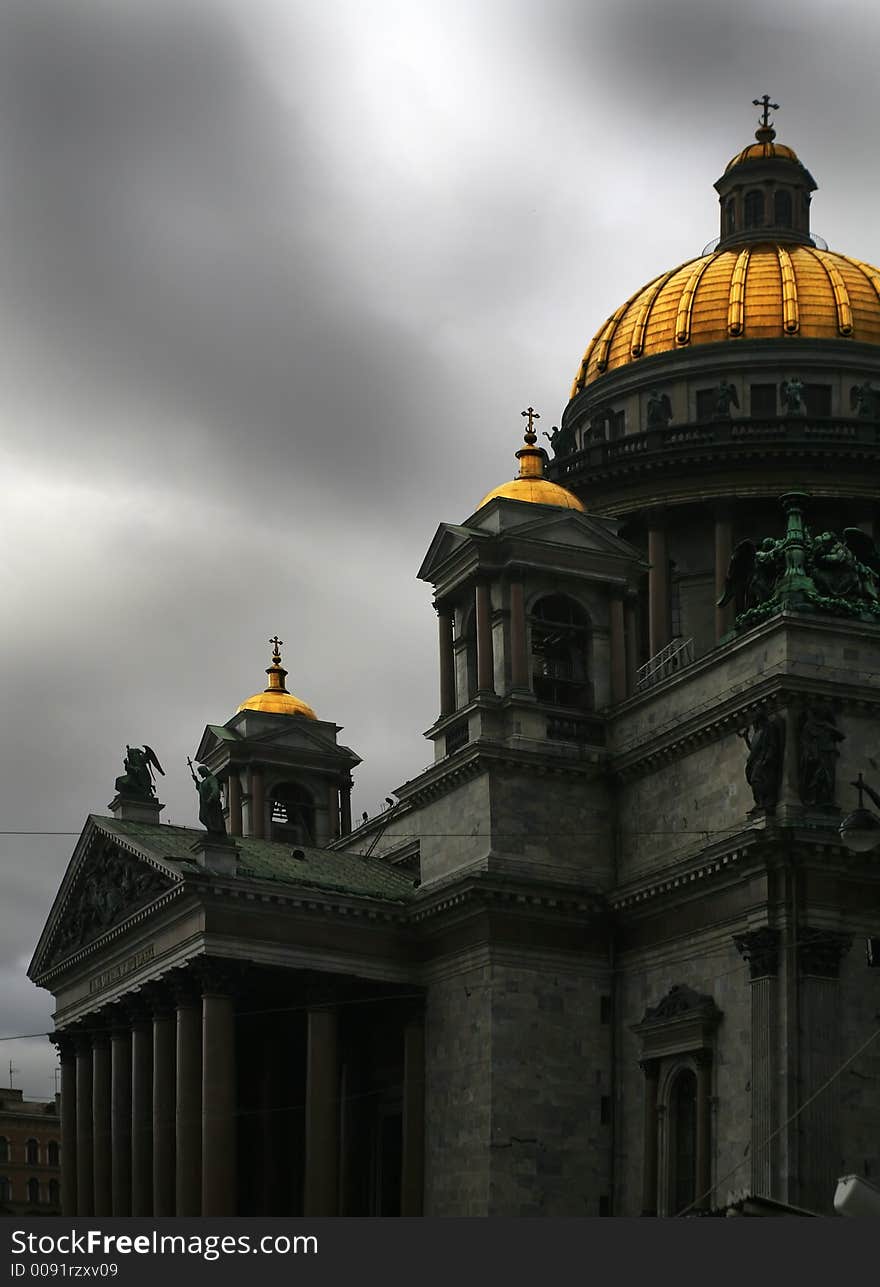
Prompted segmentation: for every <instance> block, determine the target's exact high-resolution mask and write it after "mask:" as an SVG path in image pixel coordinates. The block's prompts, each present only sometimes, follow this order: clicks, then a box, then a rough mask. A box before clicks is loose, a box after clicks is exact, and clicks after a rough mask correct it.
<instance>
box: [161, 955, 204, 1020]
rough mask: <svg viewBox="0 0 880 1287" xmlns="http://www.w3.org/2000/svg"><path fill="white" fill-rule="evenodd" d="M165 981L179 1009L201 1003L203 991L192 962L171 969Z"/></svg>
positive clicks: (193, 1006)
mask: <svg viewBox="0 0 880 1287" xmlns="http://www.w3.org/2000/svg"><path fill="white" fill-rule="evenodd" d="M163 981H164V982H165V983H166V984H167V986H168V989H169V991H170V993H171V996H172V997H173V999H174V1005H175V1007H176V1008H177V1009H180V1008H181V1007H184V1006H189V1007H191V1008H195V1007H196V1006H198V1005H201V1001H202V991H201V988H200V986H199V981H198V979H197V978H196V975H195V972H194V971H193V969H192V963H191V962H190V963H188V964H186V965H181V966H178V967H177V968H176V969H174V970H171V971H170V973H168V974H166V975H165V978H164V980H163Z"/></svg>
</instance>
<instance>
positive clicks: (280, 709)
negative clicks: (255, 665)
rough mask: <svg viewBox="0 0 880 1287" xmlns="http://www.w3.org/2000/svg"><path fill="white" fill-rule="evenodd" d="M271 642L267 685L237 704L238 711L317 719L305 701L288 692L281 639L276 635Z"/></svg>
mask: <svg viewBox="0 0 880 1287" xmlns="http://www.w3.org/2000/svg"><path fill="white" fill-rule="evenodd" d="M269 643H270V644H272V649H273V651H272V665H271V666H269V667H267V669H266V674H267V675H268V676H269V687H268V688H265V689H264V690H263V692H261V693H254V695H253V697H249V698H248V699H247V701H245V702H242V704H241V705H240V706H239V708H238V709H239V710H240V711H265V712H267V713H268V714H270V715H303V716H305V718H306V719H317V718H318V717H317V715H316V714H315V712H314V711H313V710H312V708H311V706H309V705H308V704H307V703H306V702H303V701H301V700H300V699H299V698H298V697H295V696H294V695H293V693H289V692H288V691H287V689H286V688H285V686H284V681H285V679H286V678H287V671H286V670H285V669H284V667H283V666H282V665H281V645H282V644H283V643H284V640H283V639H279V638H278V636H277V635H276V636H275V638H274V639H270V640H269Z"/></svg>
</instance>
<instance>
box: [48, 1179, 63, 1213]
mask: <svg viewBox="0 0 880 1287" xmlns="http://www.w3.org/2000/svg"><path fill="white" fill-rule="evenodd" d="M49 1202H50V1204H51V1205H52V1206H53V1207H60V1206H61V1185H60V1184H59V1183H58V1181H57V1180H50V1181H49Z"/></svg>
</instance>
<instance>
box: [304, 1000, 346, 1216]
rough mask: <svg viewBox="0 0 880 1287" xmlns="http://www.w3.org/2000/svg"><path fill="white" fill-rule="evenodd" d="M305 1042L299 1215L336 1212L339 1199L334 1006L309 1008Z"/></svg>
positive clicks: (337, 1083)
mask: <svg viewBox="0 0 880 1287" xmlns="http://www.w3.org/2000/svg"><path fill="white" fill-rule="evenodd" d="M307 1043H308V1048H307V1051H306V1123H305V1125H306V1157H305V1184H304V1195H303V1215H305V1216H332V1215H336V1214H337V1204H338V1200H339V1193H338V1180H339V1042H338V1023H337V1018H336V1011H335V1010H323V1009H310V1010H309V1012H308V1028H307Z"/></svg>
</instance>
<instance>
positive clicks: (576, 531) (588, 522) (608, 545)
mask: <svg viewBox="0 0 880 1287" xmlns="http://www.w3.org/2000/svg"><path fill="white" fill-rule="evenodd" d="M532 508H534V507H532ZM504 535H505V536H507V537H514V536H515V537H516V538H518V539H527V540H530V541H541V542H543V543H545V544H547V545H566V546H568V547H570V548H572V549H579V550H585V551H587V550H588V551H589V552H590V553H592V554H607V555H611V556H613V557H614V558H618V559H629V560H632V561H633V562H635V563H639V564H645V566H647V563H646V561H645V556H644V555H643V554H642V552H641V551H640V550H637V549H636V547H635V546H634V545H631V544H630V543H629V541H625V540H623V538H622V537H620V536H618V535H617V533H616V532H615V530H614V524H612V523H611V522H609V521H607V520H605V519H602V518H598V517H596V516H593V515H590V514H580V513H578V512H577V511H576V510H555V511H551V512H549V513H548V512H546V511H545V512H544V513H543V514H541V515H540V516H538V517H531V516H529V517H528V518H527V519H525V521H521V522H518V523H516V524H510V525H508V526H507V527H505V530H504Z"/></svg>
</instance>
